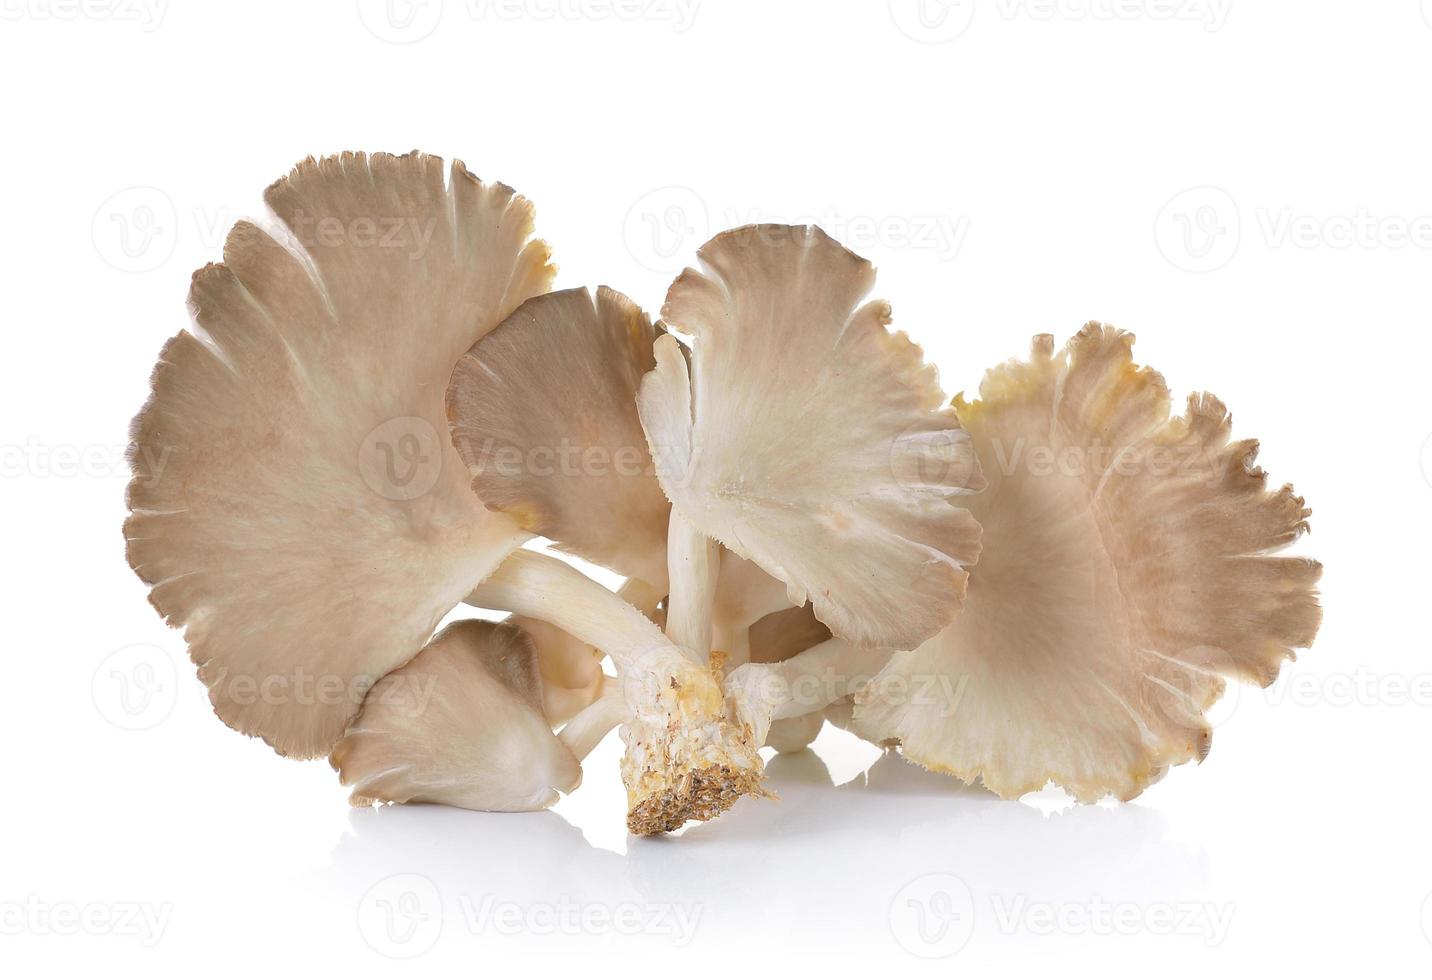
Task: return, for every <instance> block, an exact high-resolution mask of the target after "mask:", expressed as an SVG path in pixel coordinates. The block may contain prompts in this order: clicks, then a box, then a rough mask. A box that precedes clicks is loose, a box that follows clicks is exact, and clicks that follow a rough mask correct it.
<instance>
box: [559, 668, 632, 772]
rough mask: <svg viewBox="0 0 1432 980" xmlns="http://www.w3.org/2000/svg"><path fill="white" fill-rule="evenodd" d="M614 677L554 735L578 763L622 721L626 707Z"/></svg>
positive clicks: (625, 714)
mask: <svg viewBox="0 0 1432 980" xmlns="http://www.w3.org/2000/svg"><path fill="white" fill-rule="evenodd" d="M615 681H616V678H614V677H608V678H607V680H606V686H605V687H604V688H603V690H602V693H601V696H600V697H598V698H597V699H596V700H595V701H593V702H592V703H591V704H589V705H587V706H586V707H585V708H583V709H582V710H581V711H579V712H577V713H576V714H575V715H573V716H572V718H571V720H570V721H568V722H567V724H566V725H564V726H563V727H562V730H561V731H560V732H558V733H557V738H558V739H559V740H560V741H561V742H562V744H563V745H565V746H567V748H568V749H569V750H571V753H572V754H573V755H574V756H576V757H577V759H578V760H579V761H580V760H582V759H585V758H586V757H587V756H589V755H591V753H592V750H593V749H595V748H596V747H597V745H598V744H599V743H600V742H601V740H602V739H604V738H606V737H607V733H608V732H610V731H611V730H612V729H613V728H616V727H617V726H618V725H620V724H621V723H622V721H623V720H625V718H626V716H627V706H626V701H625V699H623V698H622V694H621V689H620V687H618V686H617V684H616V683H615Z"/></svg>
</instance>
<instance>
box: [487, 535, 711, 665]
mask: <svg viewBox="0 0 1432 980" xmlns="http://www.w3.org/2000/svg"><path fill="white" fill-rule="evenodd" d="M466 602H467V603H468V605H472V606H481V607H482V608H484V609H502V610H505V611H507V612H513V613H517V614H518V615H520V616H530V617H532V618H533V619H541V620H544V621H546V622H548V623H551V624H552V625H553V626H556V627H558V628H559V629H563V630H566V631H567V632H568V633H570V634H572V635H573V636H575V637H576V638H577V639H579V640H581V641H583V642H584V643H590V644H591V645H592V646H594V647H596V648H597V649H598V650H601V651H602V652H603V653H605V654H607V655H608V656H609V657H611V658H612V663H614V664H615V665H616V667H617V670H618V671H619V672H620V673H622V674H623V675H626V674H630V673H634V672H636V673H640V672H641V671H643V670H653V669H656V668H657V667H659V665H660V664H661V663H662V662H663V661H665V660H669V659H671V658H676V659H685V658H684V657H682V655H681V653H680V652H679V651H678V650H677V649H676V647H675V646H673V645H672V643H671V641H670V640H668V639H667V638H666V636H665V635H663V634H662V632H661V630H660V629H659V628H658V627H657V625H656V624H655V623H653V622H652V621H651V620H649V619H647V618H646V617H645V616H643V615H642V613H641V610H639V609H637V608H635V607H634V606H632V605H631V604H630V603H628V602H626V601H625V600H623V599H622V598H621V597H620V596H618V595H614V594H613V593H612V592H611V591H610V590H608V589H606V588H604V587H603V586H602V585H601V584H600V583H598V582H594V581H593V580H592V579H590V578H588V577H587V576H585V575H583V574H582V573H581V572H579V571H578V570H577V569H575V568H573V567H572V566H571V565H569V564H567V563H566V562H564V561H562V560H561V559H560V558H553V557H552V556H550V555H544V554H541V553H539V552H536V551H526V550H520V551H515V552H513V553H512V555H511V556H509V557H508V558H507V560H506V561H504V562H503V563H502V564H501V565H500V566H498V569H497V571H495V572H493V573H492V574H491V575H490V576H488V577H487V579H486V580H485V581H484V582H483V583H482V584H481V585H479V586H478V587H477V588H476V589H473V590H472V593H471V594H470V595H468V597H467V599H466Z"/></svg>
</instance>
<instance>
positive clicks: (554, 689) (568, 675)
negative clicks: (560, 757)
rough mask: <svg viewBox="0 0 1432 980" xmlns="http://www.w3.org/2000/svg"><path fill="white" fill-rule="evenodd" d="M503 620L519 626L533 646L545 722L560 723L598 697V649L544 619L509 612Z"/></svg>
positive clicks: (600, 679) (600, 678) (600, 677)
mask: <svg viewBox="0 0 1432 980" xmlns="http://www.w3.org/2000/svg"><path fill="white" fill-rule="evenodd" d="M507 622H509V623H511V624H512V625H513V626H516V627H520V628H521V629H522V631H523V632H524V633H526V634H527V636H528V637H529V638H530V639H531V641H532V645H533V646H534V647H535V648H536V650H537V666H538V671H539V673H540V674H541V676H542V713H543V714H544V715H545V716H546V718H547V721H548V723H549V724H552V725H560V724H562V723H563V722H565V721H567V720H569V719H570V718H571V717H572V716H573V715H575V714H576V713H577V712H579V711H581V710H582V709H583V708H585V707H586V706H587V705H589V704H591V703H592V702H593V701H595V700H596V699H597V698H599V697H601V694H602V687H603V684H604V683H605V680H606V678H605V675H604V674H603V673H602V656H603V654H602V652H601V651H600V650H598V649H597V648H596V647H594V646H592V645H591V644H590V643H583V642H582V641H581V640H579V639H577V638H576V637H575V636H573V635H572V634H571V633H568V632H566V631H565V630H561V629H558V628H557V627H556V626H553V625H552V624H551V623H549V622H546V621H545V620H541V619H533V618H531V617H530V616H512V617H510V618H508V620H507Z"/></svg>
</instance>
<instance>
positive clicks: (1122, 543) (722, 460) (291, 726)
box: [124, 153, 1320, 834]
mask: <svg viewBox="0 0 1432 980" xmlns="http://www.w3.org/2000/svg"><path fill="white" fill-rule="evenodd" d="M265 200H266V202H267V204H268V206H269V208H270V209H271V210H272V212H273V214H274V216H275V217H276V219H277V221H276V223H273V224H272V226H271V227H268V228H260V227H259V226H258V225H256V224H253V223H250V222H240V223H238V224H237V225H236V226H235V227H234V229H233V230H232V231H231V233H230V235H229V237H228V240H227V241H226V243H225V245H224V252H223V261H222V263H219V264H211V265H208V266H205V267H204V268H203V269H200V270H199V271H198V272H196V273H195V274H194V277H193V283H192V286H191V289H190V294H189V305H190V309H191V312H192V318H193V326H192V328H191V329H189V330H186V331H183V332H181V333H179V334H178V335H177V336H176V337H174V338H173V339H172V340H170V341H169V342H168V344H166V345H165V347H164V349H163V351H162V352H161V354H160V356H159V361H158V364H157V366H156V367H155V370H154V375H153V382H152V387H153V391H152V395H151V397H150V399H149V401H148V403H147V404H146V405H145V406H144V408H143V409H142V410H141V411H140V413H139V415H138V417H137V418H136V419H135V420H134V423H133V425H132V429H131V451H130V460H131V466H132V468H133V478H132V481H131V483H130V485H129V489H128V505H129V511H130V514H129V517H128V519H127V520H126V522H125V527H124V533H125V538H126V540H127V554H128V558H129V561H130V564H131V565H132V567H133V568H134V570H135V572H136V573H138V575H139V576H140V578H142V579H143V580H144V582H145V583H147V584H148V585H149V587H150V600H151V602H152V603H153V605H154V606H155V608H156V609H157V610H158V611H159V612H160V614H161V615H163V616H164V617H165V619H166V620H167V621H168V622H169V623H170V624H171V625H173V626H176V627H182V628H183V630H184V632H185V637H186V640H187V642H188V646H189V650H190V654H191V656H192V658H193V660H194V663H195V664H196V665H197V667H198V675H199V678H200V680H201V681H202V682H203V683H204V685H205V686H206V688H207V689H208V693H209V698H210V701H211V702H212V704H213V706H214V710H215V712H216V713H217V714H218V716H219V717H220V718H221V719H222V720H223V721H224V722H225V723H226V724H228V725H229V726H230V727H232V728H234V729H236V730H237V731H240V732H243V733H244V734H246V735H251V736H257V737H259V738H262V739H263V740H264V741H265V742H267V743H268V744H269V745H270V746H272V747H273V748H274V749H275V750H276V751H277V752H278V753H279V754H281V755H285V756H291V757H295V758H315V757H327V758H328V759H329V761H330V762H331V764H332V765H333V767H334V768H335V769H336V770H337V772H338V774H339V777H340V779H341V781H342V783H343V784H344V785H345V786H349V787H352V797H351V799H352V802H353V803H354V804H355V805H369V804H371V803H373V802H375V801H382V802H393V803H403V802H410V801H424V802H434V803H445V804H450V805H454V806H460V807H467V808H472V809H481V810H533V809H541V808H545V807H548V806H551V805H552V804H553V803H554V802H556V800H557V799H559V796H560V794H562V793H568V792H571V791H572V790H574V789H576V788H577V786H578V784H579V783H580V782H581V779H582V761H583V760H584V759H585V758H586V756H587V755H588V754H589V753H590V752H591V751H592V749H593V748H594V747H595V746H596V745H597V744H598V743H599V742H600V741H601V740H602V739H603V738H604V737H605V736H606V735H607V734H608V733H609V732H611V731H612V730H613V729H619V731H620V735H621V739H622V741H623V743H624V745H625V754H624V756H623V759H622V763H621V778H622V780H623V782H624V784H625V786H626V790H627V801H628V813H627V824H628V827H629V828H630V830H631V831H632V832H634V833H638V834H651V833H660V832H663V831H669V830H673V829H676V828H679V827H681V826H682V825H683V824H684V823H686V822H687V821H688V820H693V819H695V820H706V819H710V818H712V817H714V816H716V815H718V814H720V813H722V812H723V811H725V810H726V809H728V808H730V807H731V806H732V805H733V804H734V803H735V802H736V801H737V800H739V799H740V798H741V797H743V796H766V795H770V794H769V792H768V791H767V790H766V788H765V787H764V786H763V757H762V755H761V750H762V748H763V747H765V746H771V747H773V748H775V749H776V750H778V751H798V750H800V749H802V748H804V747H805V746H806V745H808V744H809V743H810V742H811V741H812V740H813V739H814V738H815V736H816V734H817V733H818V732H819V730H820V728H821V726H822V725H823V724H824V723H825V722H826V721H831V722H832V723H834V724H837V725H840V726H842V727H845V728H847V729H848V730H850V731H852V732H854V733H855V734H857V735H859V736H861V737H863V738H866V739H869V740H871V741H872V742H876V743H878V744H881V745H887V746H899V750H900V751H901V752H902V753H903V754H904V755H905V757H906V758H908V759H910V760H912V761H914V762H916V763H919V764H921V765H924V766H927V767H929V768H931V769H936V770H939V771H945V772H949V773H951V774H953V775H955V776H958V777H959V778H961V779H963V780H966V781H975V780H979V781H981V782H983V784H984V785H985V786H987V787H988V788H989V789H991V790H993V791H994V792H996V793H998V794H1000V795H1002V796H1006V797H1016V796H1019V795H1021V794H1023V793H1025V792H1028V791H1030V790H1033V789H1038V788H1040V787H1042V786H1044V785H1045V784H1046V783H1048V782H1050V781H1053V782H1055V783H1058V784H1060V785H1062V786H1064V787H1065V788H1067V789H1068V790H1069V791H1070V792H1072V793H1073V794H1074V795H1075V796H1077V797H1078V798H1079V799H1080V800H1095V799H1098V798H1101V797H1103V796H1105V795H1108V794H1112V795H1114V796H1117V797H1119V798H1121V799H1128V798H1130V797H1132V796H1134V795H1136V794H1137V793H1139V792H1140V791H1141V790H1142V789H1143V788H1144V787H1145V786H1147V785H1148V784H1149V783H1150V782H1151V781H1153V780H1154V779H1157V778H1158V777H1159V776H1160V775H1162V774H1163V773H1164V772H1165V771H1166V770H1167V769H1168V767H1170V766H1172V765H1176V764H1178V763H1181V762H1184V761H1187V760H1189V759H1200V760H1201V759H1202V758H1203V757H1204V755H1205V754H1206V753H1207V752H1208V747H1209V741H1210V730H1209V725H1208V722H1207V721H1206V719H1205V712H1206V710H1207V709H1208V708H1209V706H1210V705H1211V704H1212V703H1213V702H1214V701H1215V700H1216V699H1217V698H1218V696H1219V695H1220V693H1221V692H1222V690H1223V685H1224V683H1225V681H1226V680H1227V679H1239V680H1248V681H1253V682H1255V683H1262V684H1267V683H1270V682H1271V681H1272V680H1273V678H1274V677H1275V676H1276V675H1277V672H1278V669H1279V666H1280V664H1281V662H1282V661H1283V660H1284V659H1287V658H1289V657H1291V656H1292V651H1293V649H1294V648H1297V647H1304V646H1307V645H1308V644H1310V643H1311V642H1312V639H1313V636H1314V634H1315V633H1316V631H1317V626H1318V622H1319V616H1320V612H1319V606H1318V599H1317V591H1316V583H1317V579H1318V572H1319V567H1318V565H1317V564H1316V563H1315V562H1311V561H1308V560H1306V559H1302V558H1295V557H1284V556H1277V555H1275V554H1273V553H1274V552H1276V551H1278V550H1279V549H1282V548H1283V547H1284V546H1286V545H1287V544H1288V543H1289V542H1291V541H1293V540H1294V539H1295V538H1297V537H1298V536H1299V534H1300V533H1301V532H1303V531H1305V530H1306V529H1307V516H1308V513H1309V511H1308V510H1307V509H1306V508H1305V507H1304V506H1303V501H1302V498H1300V497H1297V496H1295V495H1294V494H1293V492H1292V490H1291V489H1290V488H1288V487H1284V488H1283V489H1281V490H1277V491H1270V490H1268V489H1267V487H1266V486H1265V478H1264V475H1263V473H1262V471H1261V470H1259V469H1257V468H1256V467H1255V466H1254V465H1253V458H1254V455H1255V453H1256V450H1257V447H1256V444H1254V443H1252V442H1249V441H1242V442H1234V441H1230V419H1229V415H1228V413H1227V411H1226V409H1225V408H1224V407H1223V405H1222V403H1221V402H1219V401H1218V400H1217V399H1215V398H1213V397H1212V396H1209V395H1197V396H1194V397H1192V398H1190V399H1189V402H1188V408H1187V411H1186V412H1185V414H1184V415H1182V416H1179V417H1172V418H1171V417H1170V411H1169V395H1168V391H1167V389H1166V388H1165V386H1164V384H1163V381H1162V379H1161V378H1160V376H1159V375H1157V374H1156V373H1154V372H1152V371H1150V370H1148V369H1146V368H1139V367H1137V366H1135V364H1134V363H1133V359H1132V353H1131V345H1132V341H1133V338H1132V337H1131V336H1130V335H1128V334H1126V333H1122V332H1120V331H1117V330H1114V329H1112V328H1110V327H1106V326H1102V325H1099V324H1089V325H1088V326H1086V327H1085V328H1084V329H1083V330H1081V331H1080V332H1079V333H1078V334H1077V335H1076V336H1075V337H1074V338H1073V339H1072V340H1070V341H1069V343H1068V344H1067V345H1066V346H1064V347H1063V348H1062V349H1060V350H1058V351H1056V350H1055V347H1054V343H1053V341H1052V339H1051V338H1050V337H1048V336H1040V337H1036V338H1035V340H1034V345H1033V351H1032V354H1031V356H1030V358H1029V360H1027V361H1011V362H1009V363H1006V364H1004V365H1001V366H999V367H997V368H995V369H994V370H992V371H990V372H989V373H988V375H987V376H986V378H985V380H984V382H983V384H982V385H981V388H980V397H979V399H978V400H976V401H972V402H966V401H964V400H963V399H962V398H959V397H957V398H955V399H954V400H953V402H951V401H949V400H947V399H946V397H945V395H944V394H943V393H942V391H941V389H940V386H939V382H938V378H937V375H936V371H935V368H934V367H933V366H932V365H930V364H928V363H926V362H925V360H924V357H923V355H922V353H921V351H920V348H919V347H918V346H917V345H916V344H914V343H913V342H912V341H911V340H910V339H909V338H908V337H907V336H906V335H905V334H904V333H901V332H892V331H891V330H890V329H889V325H890V322H891V312H890V307H889V305H888V304H886V303H885V302H883V301H880V300H871V299H869V298H868V296H869V294H870V292H871V290H872V287H873V286H874V280H875V272H874V268H873V267H872V266H871V264H870V263H869V262H867V261H866V260H864V259H862V258H860V257H859V256H857V255H855V254H854V253H852V252H850V251H849V250H847V249H845V248H844V247H842V246H841V245H840V244H838V243H837V242H835V241H834V240H832V239H831V238H830V237H829V236H828V235H826V234H825V233H824V232H822V231H821V230H820V229H818V228H814V227H793V226H782V225H754V226H748V227H743V228H737V229H734V230H731V231H727V232H724V233H722V234H720V235H718V236H716V237H715V238H714V239H712V240H711V241H709V242H707V243H706V244H705V245H704V246H703V247H702V248H701V249H700V250H699V251H698V252H697V259H698V260H699V262H698V267H697V268H689V269H687V270H686V271H685V272H683V273H682V274H681V275H680V276H679V277H678V278H677V279H676V281H675V282H674V283H673V284H672V286H671V288H670V290H669V292H668V293H667V296H666V301H665V304H664V305H663V307H662V310H661V320H660V322H657V323H653V322H652V320H651V319H650V317H648V316H647V314H646V313H644V312H643V311H642V309H641V308H640V307H639V306H638V305H637V304H636V303H634V302H632V301H631V300H630V299H628V298H627V297H626V296H623V295H622V294H621V293H618V292H616V291H615V290H612V289H609V288H607V287H605V286H603V287H600V288H598V289H597V290H596V291H595V292H592V291H589V290H587V289H581V288H578V289H568V290H562V291H556V292H553V291H551V285H552V281H553V277H554V273H555V269H554V267H553V266H552V265H551V264H550V262H549V257H550V253H549V250H548V248H547V246H546V245H545V244H544V243H543V242H541V241H540V240H537V239H535V238H534V237H533V209H532V206H531V204H530V203H529V202H528V201H527V200H526V199H525V198H523V197H521V196H519V195H517V194H516V193H515V192H514V191H513V190H512V189H511V188H509V187H506V186H505V185H502V184H497V183H486V182H483V181H481V180H478V179H477V178H476V177H474V176H473V175H472V174H471V173H469V172H468V170H467V169H466V168H465V167H464V166H463V165H462V164H461V163H460V162H453V164H452V165H451V167H450V168H445V167H444V165H443V162H442V161H441V160H440V159H438V158H435V157H432V156H428V155H425V154H420V153H410V154H407V155H404V156H392V155H387V154H372V155H367V154H362V153H345V154H341V155H339V156H335V157H329V158H325V159H322V160H314V159H311V158H310V159H308V160H305V161H304V162H302V163H300V164H299V165H298V166H297V167H295V168H294V170H293V171H292V172H291V173H289V174H288V175H287V176H286V177H284V178H283V179H281V180H279V181H278V182H276V183H275V184H273V185H272V186H271V187H269V188H268V190H267V192H266V194H265ZM539 538H541V539H546V540H547V541H548V542H549V543H550V546H551V547H552V548H554V549H556V550H558V551H561V552H565V553H567V554H570V555H572V556H575V557H577V558H580V559H583V560H585V561H586V562H589V563H592V564H595V565H598V566H602V567H604V568H606V569H609V570H611V571H612V572H614V573H616V574H617V575H619V576H621V577H622V578H623V579H624V580H625V584H624V585H622V587H621V588H620V589H618V590H616V591H613V590H611V589H609V588H607V587H606V586H604V585H602V584H600V583H599V582H597V581H596V580H595V579H593V578H591V577H589V576H588V575H586V574H585V573H584V572H582V571H580V570H579V569H578V567H577V566H576V565H575V564H574V563H572V562H568V561H565V560H563V559H562V558H560V557H558V556H556V555H553V554H551V553H549V552H548V551H546V550H543V549H540V548H539V547H538V546H537V545H538V543H539V542H538V539H539ZM463 603H466V604H468V605H470V606H473V607H477V608H480V609H484V610H499V611H503V612H506V613H508V614H509V615H508V617H507V618H506V619H505V620H503V621H502V622H490V621H486V620H483V619H463V620H457V621H454V622H451V623H450V624H449V625H447V626H446V627H445V628H443V629H442V630H441V631H438V632H436V635H434V634H435V631H437V629H438V627H439V625H440V623H441V622H442V621H443V620H444V619H445V618H446V617H448V616H449V614H450V613H451V612H452V611H453V610H454V609H455V608H456V607H457V606H459V605H460V604H463Z"/></svg>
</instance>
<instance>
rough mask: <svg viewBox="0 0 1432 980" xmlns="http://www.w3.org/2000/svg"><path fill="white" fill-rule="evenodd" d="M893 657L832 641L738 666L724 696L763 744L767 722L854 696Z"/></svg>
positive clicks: (797, 715)
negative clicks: (773, 659)
mask: <svg viewBox="0 0 1432 980" xmlns="http://www.w3.org/2000/svg"><path fill="white" fill-rule="evenodd" d="M894 653H895V651H894V650H885V649H871V648H868V647H859V646H856V645H855V644H852V643H848V642H846V641H845V640H842V639H839V638H832V639H829V640H826V641H825V642H824V643H817V644H816V645H815V646H813V647H811V648H810V649H809V650H806V651H804V652H802V653H798V654H796V655H795V656H794V657H791V658H790V659H789V660H783V661H781V662H780V663H774V664H754V663H753V664H745V665H744V666H742V667H738V668H737V669H736V670H733V671H732V672H731V675H730V676H729V677H728V678H727V679H726V685H725V687H726V696H727V697H728V698H729V699H730V700H731V701H732V703H733V705H734V707H735V710H736V715H737V717H738V718H740V719H741V720H742V721H743V722H744V723H746V724H747V725H749V726H751V729H752V731H753V733H754V736H755V737H756V741H757V742H758V743H764V742H765V740H766V735H767V733H768V731H769V730H770V726H771V722H773V721H779V720H781V719H785V718H799V717H801V716H803V715H808V714H810V713H811V712H813V711H819V710H821V709H822V708H825V707H826V706H828V705H831V704H834V703H835V702H836V701H839V700H840V699H841V698H843V697H846V696H847V695H850V694H854V693H855V692H856V691H857V690H859V689H860V688H861V687H863V686H865V685H866V684H868V683H869V682H870V681H871V679H872V678H874V677H875V675H876V674H878V673H879V672H880V670H881V669H882V668H883V667H884V666H885V664H886V663H888V662H889V660H890V658H891V657H892V656H893V655H894Z"/></svg>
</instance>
